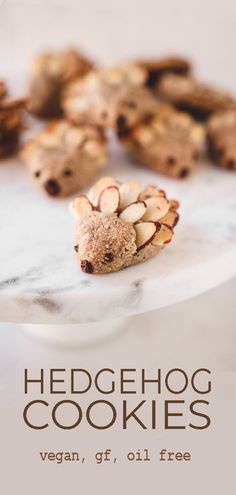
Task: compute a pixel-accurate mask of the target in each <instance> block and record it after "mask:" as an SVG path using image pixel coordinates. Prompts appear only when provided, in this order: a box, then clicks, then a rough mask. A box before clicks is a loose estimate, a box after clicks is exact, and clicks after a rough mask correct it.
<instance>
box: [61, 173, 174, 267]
mask: <svg viewBox="0 0 236 495" xmlns="http://www.w3.org/2000/svg"><path fill="white" fill-rule="evenodd" d="M178 207H179V204H178V202H177V201H175V200H169V199H167V197H166V194H165V192H164V191H163V190H161V189H159V188H158V187H157V186H156V185H148V186H146V187H144V188H142V187H141V185H140V184H139V182H138V181H136V180H131V181H128V182H124V183H120V182H118V181H116V180H115V179H113V178H111V177H104V178H103V179H101V180H100V181H98V182H97V183H96V184H95V185H94V186H93V187H92V188H91V189H90V190H89V192H88V194H87V195H86V196H85V195H80V196H78V197H77V198H76V199H75V200H74V201H73V202H72V204H71V206H70V209H71V212H72V213H73V214H74V215H75V217H76V219H77V225H76V234H75V246H74V249H75V252H76V257H77V260H78V263H79V265H80V267H81V269H82V271H83V272H85V273H89V274H92V273H94V274H103V273H110V272H115V271H118V270H121V269H122V268H125V267H128V266H131V265H135V264H136V263H140V262H142V261H145V260H147V259H149V258H151V257H153V256H155V255H156V254H158V253H159V252H160V251H161V250H162V249H163V248H164V247H165V246H166V245H167V244H169V243H170V242H171V240H172V237H173V234H174V228H175V226H176V225H177V222H178V220H179V215H178V213H177V209H178Z"/></svg>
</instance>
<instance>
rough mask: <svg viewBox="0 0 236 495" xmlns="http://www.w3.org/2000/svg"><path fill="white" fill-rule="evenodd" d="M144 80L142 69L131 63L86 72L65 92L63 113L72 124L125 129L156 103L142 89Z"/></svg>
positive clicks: (147, 112) (152, 108)
mask: <svg viewBox="0 0 236 495" xmlns="http://www.w3.org/2000/svg"><path fill="white" fill-rule="evenodd" d="M146 78H147V72H146V70H144V69H143V68H141V67H139V66H137V65H132V64H129V65H125V66H119V67H112V68H105V69H101V70H99V71H93V72H90V73H89V74H88V75H87V76H86V77H85V78H84V79H83V80H82V81H75V82H74V83H71V84H70V85H69V86H68V87H67V89H66V90H65V93H64V98H63V108H64V112H65V114H66V116H67V117H68V118H69V119H70V120H72V121H73V122H75V123H84V122H90V123H91V124H97V125H99V126H101V127H104V128H109V127H110V128H116V127H118V128H120V127H122V129H124V128H129V127H130V126H132V125H133V124H134V123H137V122H139V121H140V120H142V119H143V118H145V117H147V116H148V115H149V114H150V113H153V111H154V108H155V105H156V104H157V102H156V98H155V97H154V96H153V95H152V94H151V92H150V91H149V90H148V89H147V88H145V87H144V86H145V81H146Z"/></svg>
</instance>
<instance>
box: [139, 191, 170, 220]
mask: <svg viewBox="0 0 236 495" xmlns="http://www.w3.org/2000/svg"><path fill="white" fill-rule="evenodd" d="M145 203H146V205H147V209H146V212H145V214H144V216H143V218H142V220H144V221H152V222H157V221H158V220H160V218H162V217H164V216H165V215H167V213H168V211H169V208H170V203H169V201H168V200H167V199H166V198H164V197H163V196H155V197H152V198H148V199H146V201H145Z"/></svg>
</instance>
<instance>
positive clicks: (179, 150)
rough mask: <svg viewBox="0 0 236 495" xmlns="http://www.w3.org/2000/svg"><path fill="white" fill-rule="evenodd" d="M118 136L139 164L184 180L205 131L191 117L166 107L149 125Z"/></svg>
mask: <svg viewBox="0 0 236 495" xmlns="http://www.w3.org/2000/svg"><path fill="white" fill-rule="evenodd" d="M119 137H120V140H121V142H122V143H123V145H124V146H125V147H126V148H127V150H128V151H129V152H130V153H131V154H133V155H134V156H135V158H136V159H137V160H138V161H139V162H140V163H142V164H144V165H145V166H147V167H148V168H151V169H152V170H154V171H155V172H158V173H161V174H164V175H167V176H169V177H176V178H184V177H186V176H188V175H189V173H190V172H191V171H192V169H193V167H194V165H195V163H196V161H197V157H198V155H199V154H200V152H201V150H202V148H203V145H204V141H205V130H204V128H203V126H202V125H201V124H199V123H197V122H195V121H194V120H193V119H192V117H191V116H190V115H188V114H186V113H184V112H180V111H177V110H175V109H173V108H171V107H169V106H167V105H164V104H163V105H161V106H160V107H159V111H158V112H157V114H156V115H155V116H153V117H152V118H150V119H149V121H148V122H143V123H141V124H138V125H137V126H135V127H133V129H131V131H130V132H129V133H126V135H124V136H122V135H120V136H119Z"/></svg>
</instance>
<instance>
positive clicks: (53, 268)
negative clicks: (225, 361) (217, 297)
mask: <svg viewBox="0 0 236 495" xmlns="http://www.w3.org/2000/svg"><path fill="white" fill-rule="evenodd" d="M106 174H107V175H108V174H109V175H113V176H114V177H119V179H121V180H123V179H128V178H131V177H136V178H138V179H139V180H140V181H142V182H143V183H144V184H146V183H149V182H157V183H158V184H159V185H160V187H161V188H164V189H166V191H167V192H168V195H169V196H170V197H174V198H176V199H179V200H180V202H181V210H180V213H181V220H180V223H179V226H178V228H177V230H176V234H175V238H174V241H173V243H172V244H171V245H170V246H168V247H167V248H166V249H165V250H164V251H163V252H162V253H161V254H160V255H159V256H157V257H156V258H153V259H152V260H150V261H148V262H146V263H143V264H141V265H137V266H134V267H131V268H128V269H126V270H123V271H121V272H118V273H115V274H110V275H103V276H91V275H86V274H83V273H82V272H81V271H80V269H79V268H78V266H77V264H76V260H75V256H74V254H73V232H74V220H73V218H71V217H70V215H69V213H68V208H67V206H68V202H69V201H68V200H53V199H49V198H47V197H44V196H43V195H40V193H39V192H38V191H37V190H35V189H34V187H33V186H32V184H31V182H30V180H29V177H28V175H27V173H26V172H25V170H24V168H23V167H22V165H21V164H20V163H19V162H18V161H17V159H14V160H7V161H5V162H1V164H0V321H2V322H17V323H20V324H24V325H29V324H30V329H31V330H32V329H33V331H34V332H35V333H37V334H38V335H41V336H44V337H46V338H50V339H51V338H56V339H58V340H61V341H64V340H68V339H69V340H73V341H74V340H78V341H87V340H90V339H94V338H100V337H102V336H105V335H107V334H111V333H112V332H114V331H116V330H117V329H118V327H121V320H122V321H123V320H124V318H127V317H129V316H132V315H137V314H139V313H144V312H146V311H151V310H154V309H157V308H161V307H164V306H167V305H171V304H173V303H177V302H179V301H183V300H185V299H187V298H191V297H193V296H195V295H198V294H200V293H202V292H204V291H207V290H209V289H211V288H213V287H215V286H217V285H219V284H221V283H223V282H224V281H226V280H227V279H230V278H231V277H233V276H235V275H236V176H235V175H234V174H233V173H231V172H225V171H222V170H219V169H217V167H215V166H214V165H213V164H207V163H201V164H200V165H199V167H198V168H197V169H196V171H195V172H194V174H193V175H192V176H191V177H189V178H188V179H187V180H184V181H176V180H170V179H166V178H164V177H162V176H158V175H155V174H153V173H151V172H149V171H147V170H146V169H143V168H141V167H138V166H137V165H136V164H134V163H132V161H131V160H130V159H129V160H128V159H127V157H126V155H125V154H124V153H123V151H122V150H121V149H120V148H119V147H118V146H117V144H116V143H113V144H112V149H111V160H110V163H109V167H108V169H107V171H106Z"/></svg>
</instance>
